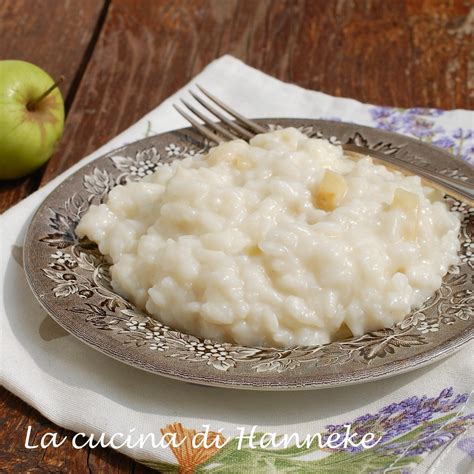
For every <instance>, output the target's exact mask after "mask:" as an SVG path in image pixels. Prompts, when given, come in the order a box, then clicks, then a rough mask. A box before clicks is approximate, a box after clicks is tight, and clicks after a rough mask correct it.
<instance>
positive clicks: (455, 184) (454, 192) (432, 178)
mask: <svg viewBox="0 0 474 474" xmlns="http://www.w3.org/2000/svg"><path fill="white" fill-rule="evenodd" d="M342 149H343V150H344V151H350V152H353V153H357V154H358V155H364V156H367V155H368V156H370V157H372V158H375V159H376V160H378V161H381V162H383V163H384V164H388V165H389V167H391V168H395V169H396V170H397V171H401V172H402V173H404V174H407V172H408V173H410V172H411V173H413V174H417V175H418V176H420V177H421V178H423V180H424V181H426V183H427V184H428V185H429V186H431V187H433V188H437V189H439V190H441V191H443V192H444V193H447V194H449V195H450V196H453V197H455V198H457V199H460V200H462V201H466V202H468V204H470V205H471V206H473V205H474V186H473V185H472V184H470V183H467V182H465V181H461V180H459V179H454V178H450V177H449V176H444V175H442V174H440V173H437V172H435V171H429V170H427V169H424V168H420V167H419V166H416V165H413V164H411V163H406V162H404V161H401V160H399V159H397V158H394V157H392V156H390V155H386V154H385V153H382V152H381V151H378V150H371V149H370V148H365V147H361V146H357V145H353V144H344V145H342Z"/></svg>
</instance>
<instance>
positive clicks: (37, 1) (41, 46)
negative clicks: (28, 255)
mask: <svg viewBox="0 0 474 474" xmlns="http://www.w3.org/2000/svg"><path fill="white" fill-rule="evenodd" d="M104 2H105V0H83V1H79V2H75V1H73V0H69V1H61V0H0V60H2V59H21V60H23V61H29V62H32V63H34V64H37V65H38V66H40V67H42V68H43V69H45V70H46V71H47V72H48V73H49V74H50V75H51V76H52V77H53V78H59V76H60V75H61V74H62V75H64V77H65V81H64V83H63V85H61V90H62V93H63V96H64V97H65V100H66V107H67V108H68V107H69V106H70V104H71V103H72V101H73V98H74V96H75V92H76V89H77V86H78V85H79V81H80V78H81V77H82V72H83V69H84V67H85V66H86V64H87V62H88V60H89V58H90V54H91V53H92V51H93V47H94V44H95V36H96V27H97V25H98V20H99V18H100V15H101V12H102V10H103V8H104V4H105V3H104ZM42 171H43V170H40V171H38V172H37V173H35V174H34V175H32V176H30V177H27V178H22V179H18V180H14V181H9V182H6V183H5V182H3V183H2V182H0V212H3V211H4V210H6V209H8V208H9V207H10V206H13V205H14V204H16V203H17V202H18V201H19V200H21V199H23V198H24V197H26V196H28V194H30V193H31V192H33V191H34V190H35V189H36V188H37V187H38V184H39V181H40V179H41V174H42Z"/></svg>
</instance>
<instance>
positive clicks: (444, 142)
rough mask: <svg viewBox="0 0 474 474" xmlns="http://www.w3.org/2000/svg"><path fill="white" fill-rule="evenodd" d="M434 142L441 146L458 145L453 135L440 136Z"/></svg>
mask: <svg viewBox="0 0 474 474" xmlns="http://www.w3.org/2000/svg"><path fill="white" fill-rule="evenodd" d="M432 143H433V145H436V146H439V147H440V148H451V147H453V146H455V145H456V142H455V141H454V140H453V139H452V138H451V137H440V138H437V139H436V140H433V142H432Z"/></svg>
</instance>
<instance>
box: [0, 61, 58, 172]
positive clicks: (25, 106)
mask: <svg viewBox="0 0 474 474" xmlns="http://www.w3.org/2000/svg"><path fill="white" fill-rule="evenodd" d="M57 85H58V83H55V82H54V80H53V79H52V78H51V77H50V76H49V75H48V74H47V73H46V72H44V71H43V70H42V69H40V68H39V67H37V66H35V65H34V64H30V63H27V62H25V61H15V60H6V61H0V179H13V178H19V177H21V176H25V175H27V174H29V173H31V172H32V171H34V170H35V169H36V168H38V167H40V166H41V165H42V164H43V163H45V162H46V161H47V160H48V159H49V158H50V157H51V155H52V154H53V151H54V148H55V146H56V144H57V143H58V141H59V139H60V138H61V135H62V133H63V129H64V102H63V98H62V96H61V92H59V89H58V88H57Z"/></svg>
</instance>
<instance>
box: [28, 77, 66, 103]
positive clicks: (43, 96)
mask: <svg viewBox="0 0 474 474" xmlns="http://www.w3.org/2000/svg"><path fill="white" fill-rule="evenodd" d="M63 81H64V76H60V77H59V79H58V80H57V81H56V82H55V83H54V84H53V85H52V86H51V87H50V88H49V89H47V90H45V91H44V92H43V93H42V94H41V95H40V96H39V97H38V98H37V99H35V100H32V101H31V102H28V104H26V108H27V109H28V110H35V109H36V106H37V105H38V104H39V103H40V102H41V101H42V100H43V99H44V98H45V97H46V96H48V95H49V94H51V92H53V91H54V89H56V87H58V86H59V84H61V83H62V82H63Z"/></svg>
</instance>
